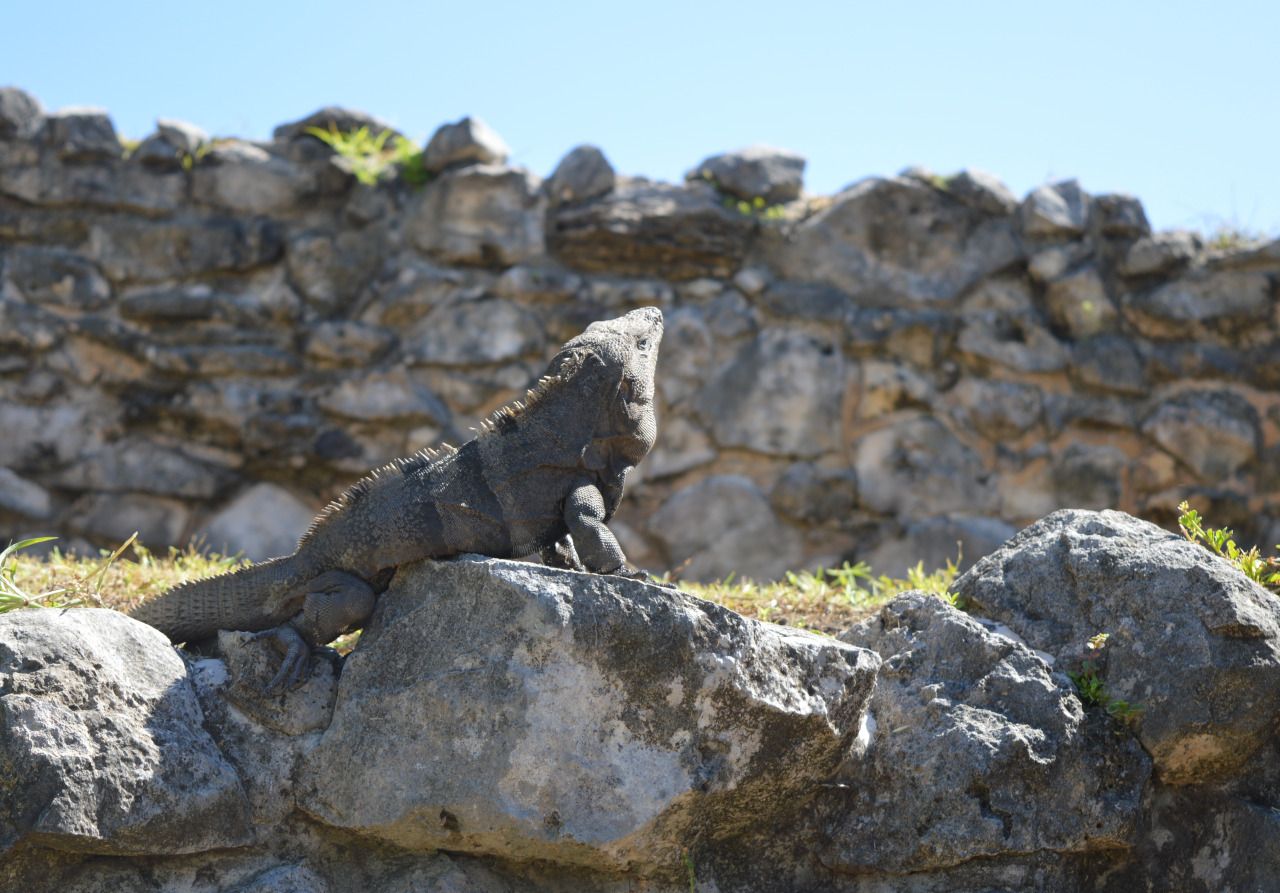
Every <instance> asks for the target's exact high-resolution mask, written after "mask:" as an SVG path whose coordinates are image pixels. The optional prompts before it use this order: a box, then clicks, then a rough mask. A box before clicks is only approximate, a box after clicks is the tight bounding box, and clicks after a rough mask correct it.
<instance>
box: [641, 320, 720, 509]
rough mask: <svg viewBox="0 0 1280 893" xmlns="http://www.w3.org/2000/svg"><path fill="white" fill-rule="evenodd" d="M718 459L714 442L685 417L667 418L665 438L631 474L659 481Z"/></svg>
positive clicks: (664, 419) (665, 420) (643, 478)
mask: <svg viewBox="0 0 1280 893" xmlns="http://www.w3.org/2000/svg"><path fill="white" fill-rule="evenodd" d="M663 340H666V339H665V336H664V339H663ZM716 455H717V454H716V450H715V447H714V446H712V445H711V438H710V437H708V436H707V433H706V432H705V431H703V430H702V428H700V427H698V426H697V425H695V424H694V423H693V422H691V421H690V420H689V419H687V418H685V417H684V416H680V415H677V416H673V417H669V418H668V417H664V418H663V419H662V435H661V436H660V437H659V438H658V442H657V443H656V444H654V447H653V449H652V450H651V451H650V452H649V455H648V456H646V457H645V460H644V462H643V463H641V464H640V465H639V466H638V467H637V469H636V471H635V472H632V474H633V475H635V474H639V475H640V479H642V480H646V481H649V480H659V479H661V478H664V477H672V476H674V475H677V474H683V473H684V472H686V471H690V470H691V469H694V468H697V467H698V466H700V465H706V464H707V463H708V462H710V461H712V460H713V459H715V457H716ZM633 480H635V478H634V477H629V478H628V486H631V482H632V481H633Z"/></svg>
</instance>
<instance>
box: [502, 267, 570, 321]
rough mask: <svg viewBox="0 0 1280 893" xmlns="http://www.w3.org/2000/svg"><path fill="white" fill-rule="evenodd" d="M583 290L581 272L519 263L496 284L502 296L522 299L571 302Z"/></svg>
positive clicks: (521, 300)
mask: <svg viewBox="0 0 1280 893" xmlns="http://www.w3.org/2000/svg"><path fill="white" fill-rule="evenodd" d="M581 290H582V277H581V276H578V275H576V274H574V273H569V272H566V271H565V270H560V269H556V268H555V267H535V266H524V265H521V266H515V267H512V268H511V269H509V270H507V271H505V272H504V273H503V274H502V275H501V276H499V277H498V281H497V282H496V283H495V284H494V292H495V293H496V294H497V295H498V297H500V298H508V299H510V300H514V301H520V302H528V301H538V302H545V303H555V304H568V303H572V302H573V301H574V300H575V299H576V298H577V296H578V294H579V292H580V291H581ZM570 337H572V336H570ZM566 340H567V339H566Z"/></svg>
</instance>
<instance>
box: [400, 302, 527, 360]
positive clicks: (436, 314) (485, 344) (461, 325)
mask: <svg viewBox="0 0 1280 893" xmlns="http://www.w3.org/2000/svg"><path fill="white" fill-rule="evenodd" d="M404 340H405V343H406V344H407V345H409V346H408V347H407V349H406V351H405V353H406V355H407V356H408V358H409V359H410V360H411V361H413V362H416V363H423V364H430V365H440V366H474V365H476V364H480V363H501V362H506V361H509V360H514V359H517V358H519V357H523V356H528V355H529V354H531V353H533V352H535V351H537V350H538V349H539V348H541V347H542V346H543V337H542V326H541V323H539V322H538V318H537V317H536V316H534V315H533V314H532V313H530V312H529V311H528V310H526V309H525V308H523V307H521V306H519V305H517V304H513V303H511V302H509V301H503V300H499V299H490V300H478V301H453V302H450V303H447V304H443V305H441V306H439V307H437V308H436V309H434V310H432V311H431V312H430V313H428V314H427V315H426V316H425V317H423V318H422V320H421V321H420V322H418V324H417V325H415V326H414V327H413V328H411V329H410V330H409V331H408V332H407V333H406V334H405V338H404Z"/></svg>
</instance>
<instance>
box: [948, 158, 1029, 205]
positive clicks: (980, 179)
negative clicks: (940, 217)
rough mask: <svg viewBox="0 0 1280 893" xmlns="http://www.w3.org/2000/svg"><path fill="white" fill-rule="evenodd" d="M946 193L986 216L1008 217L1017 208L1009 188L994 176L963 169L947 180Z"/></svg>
mask: <svg viewBox="0 0 1280 893" xmlns="http://www.w3.org/2000/svg"><path fill="white" fill-rule="evenodd" d="M947 191H948V192H950V193H951V194H952V195H954V196H955V197H956V198H958V199H960V201H962V202H964V203H965V204H966V205H969V206H970V207H972V208H976V209H977V210H979V211H982V212H984V213H986V214H995V215H1000V216H1004V215H1008V214H1012V213H1013V212H1014V209H1016V208H1017V207H1018V200H1017V198H1015V197H1014V195H1013V193H1012V192H1010V191H1009V187H1008V186H1006V185H1004V182H1003V181H1002V180H1000V178H999V177H997V176H996V175H995V174H989V173H987V172H986V171H980V170H975V169H974V168H965V169H964V170H962V171H960V173H958V174H956V175H955V176H953V177H948V178H947Z"/></svg>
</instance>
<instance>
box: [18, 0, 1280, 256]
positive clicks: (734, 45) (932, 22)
mask: <svg viewBox="0 0 1280 893" xmlns="http://www.w3.org/2000/svg"><path fill="white" fill-rule="evenodd" d="M0 23H2V25H0V28H2V30H0V85H3V84H13V85H17V86H21V87H23V88H24V89H27V90H29V91H31V92H32V93H34V94H35V95H36V96H37V97H38V98H39V99H40V100H41V101H42V102H43V103H44V104H45V106H46V107H47V108H50V109H54V108H60V107H63V106H67V105H96V106H102V107H105V108H106V109H107V110H108V111H109V112H110V113H111V114H112V117H113V118H114V119H115V122H116V127H117V129H119V130H120V131H121V133H123V134H124V135H126V136H131V137H141V136H145V135H146V134H147V133H148V132H150V130H151V129H152V124H153V121H154V119H155V118H156V117H177V118H183V119H186V120H190V121H193V122H194V123H196V124H199V125H201V126H202V127H204V128H205V129H206V130H209V131H211V132H212V133H214V134H216V135H226V136H231V135H235V136H247V137H251V138H265V137H267V136H269V134H270V132H271V129H272V127H273V126H275V125H276V124H279V123H281V122H284V121H288V120H292V119H295V118H298V117H301V116H302V115H304V114H306V113H307V112H309V111H311V110H313V109H315V108H317V107H319V106H322V105H327V104H341V105H348V106H353V107H356V108H361V109H364V110H366V111H369V112H372V113H374V114H377V115H379V116H381V117H383V118H385V119H387V120H388V121H390V122H391V123H392V124H394V125H396V126H397V127H399V128H400V129H401V130H403V131H404V132H406V133H408V134H410V135H412V136H414V137H417V138H425V137H427V136H428V135H429V134H430V133H431V131H432V130H434V128H435V127H436V126H437V125H438V124H440V123H442V122H444V121H449V120H455V119H457V118H459V117H461V116H463V115H466V114H473V115H478V116H480V117H482V118H484V119H485V120H486V121H488V122H489V123H490V124H491V125H492V126H493V127H494V128H495V129H496V130H497V131H498V132H499V133H500V134H502V136H503V137H504V138H505V139H506V141H507V142H508V143H509V144H510V145H511V146H512V148H513V149H514V153H515V154H514V156H513V160H514V161H515V162H516V163H519V164H523V165H526V166H528V167H530V168H532V169H533V170H535V171H537V172H538V173H540V174H543V175H546V174H548V173H549V172H550V171H551V169H552V168H553V167H554V166H555V164H556V162H557V160H558V159H559V158H560V157H561V156H562V155H563V154H564V152H566V151H567V150H568V149H570V148H571V147H572V146H574V145H576V144H577V143H581V142H590V143H594V144H596V145H598V146H600V147H601V148H602V149H604V151H605V153H606V154H607V155H608V156H609V158H610V159H611V160H612V161H613V163H614V165H615V167H617V168H618V169H619V170H620V171H622V172H624V173H629V174H640V175H644V176H649V177H654V178H658V179H668V180H672V179H677V178H679V177H680V176H681V175H682V174H683V172H684V171H685V170H686V169H688V168H690V167H692V166H693V165H695V164H696V163H697V162H698V161H699V160H700V159H701V158H703V157H704V156H706V155H709V154H712V153H715V152H718V151H723V150H726V149H732V148H737V147H740V146H745V145H750V144H752V143H767V144H772V145H778V146H784V147H786V148H790V149H793V150H795V151H798V152H800V153H801V154H803V155H805V156H806V157H807V158H808V159H809V169H808V173H807V186H808V188H809V189H810V190H811V191H814V192H834V191H836V190H838V189H839V188H841V187H842V186H844V185H847V184H848V183H850V182H853V181H855V180H858V179H861V178H863V177H866V176H870V175H876V174H891V173H894V172H896V171H898V170H900V169H902V168H903V167H905V166H907V165H910V164H923V165H925V166H927V167H930V168H932V169H934V170H936V171H939V172H942V173H949V172H951V171H954V170H957V169H959V168H962V167H966V166H971V167H979V168H983V169H986V170H988V171H991V172H992V173H995V174H996V175H998V176H1000V177H1001V178H1002V179H1003V180H1004V181H1005V182H1006V183H1008V184H1009V186H1010V187H1011V188H1012V189H1013V190H1014V191H1015V192H1016V193H1018V194H1019V195H1022V194H1024V193H1025V192H1026V191H1027V190H1029V189H1031V188H1032V187H1034V186H1036V185H1038V184H1040V183H1042V182H1045V181H1046V180H1051V179H1060V178H1065V177H1076V178H1078V179H1079V180H1080V181H1081V183H1082V184H1083V185H1084V187H1085V188H1086V189H1088V190H1089V191H1090V192H1095V193H1097V192H1107V191H1122V192H1130V193H1133V194H1135V195H1137V196H1139V197H1140V198H1141V199H1142V200H1143V201H1144V203H1145V204H1146V206H1147V211H1148V215H1149V216H1150V217H1151V219H1152V222H1153V223H1154V224H1155V225H1156V226H1157V227H1158V228H1171V227H1192V228H1200V229H1209V230H1212V229H1213V228H1214V227H1215V226H1217V225H1220V224H1226V225H1231V226H1235V227H1239V228H1244V229H1246V230H1251V231H1259V232H1266V233H1271V234H1274V235H1280V162H1278V161H1277V159H1278V158H1280V65H1278V63H1277V59H1278V58H1280V57H1278V55H1277V50H1276V45H1275V41H1276V35H1277V34H1280V4H1276V3H1274V2H1262V0H1257V2H1238V0H1222V2H1217V3H1179V2H1176V0H1166V2H1160V3H1153V2H1145V0H1141V2H1125V0H1110V2H1106V3H1095V2H1075V3H1071V4H1058V3H1035V2H1027V0H1023V2H1016V3H1015V2H1008V3H984V2H981V0H967V2H960V3H957V2H946V3H944V2H936V3H935V2H930V3H924V2H903V0H899V2H894V3H890V2H887V0H881V2H877V3H862V2H843V3H841V2H805V0H793V2H770V3H756V2H752V0H738V2H701V3H699V2H696V0H685V2H668V0H648V2H643V3H608V2H601V0H596V2H576V0H575V2H560V3H534V2H528V0H526V2H517V3H511V2H502V0H489V2H485V3H459V2H453V3H411V2H401V0H393V2H384V3H372V4H369V6H368V8H367V11H366V10H362V9H360V8H359V4H357V3H354V2H350V0H348V2H343V3H337V2H329V0H309V2H305V3H304V2H296V0H258V2H254V3H247V2H240V0H227V2H221V3H170V4H151V3H138V2H111V3H106V2H101V0H94V2H84V0H77V2H70V3H61V4H58V3H36V2H32V0H0Z"/></svg>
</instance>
